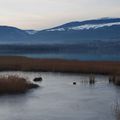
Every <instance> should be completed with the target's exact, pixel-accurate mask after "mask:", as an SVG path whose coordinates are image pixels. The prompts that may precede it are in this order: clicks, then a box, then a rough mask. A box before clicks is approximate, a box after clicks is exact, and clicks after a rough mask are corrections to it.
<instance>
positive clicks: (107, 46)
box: [0, 18, 120, 55]
mask: <svg viewBox="0 0 120 120" xmlns="http://www.w3.org/2000/svg"><path fill="white" fill-rule="evenodd" d="M3 44H4V45H3ZM5 44H11V45H5ZM14 44H15V45H14ZM3 51H4V53H9V54H10V53H12V54H14V53H16V54H18V53H23V54H24V53H27V54H29V53H39V54H42V53H43V54H46V53H56V54H59V53H67V54H71V53H73V54H76V53H78V54H97V55H98V54H112V55H113V54H118V55H120V18H104V19H96V20H86V21H80V22H70V23H67V24H63V25H60V26H58V27H54V28H51V29H45V30H40V31H36V30H21V29H18V28H16V27H9V26H0V53H1V54H2V53H3Z"/></svg>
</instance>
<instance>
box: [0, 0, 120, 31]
mask: <svg viewBox="0 0 120 120" xmlns="http://www.w3.org/2000/svg"><path fill="white" fill-rule="evenodd" d="M101 17H120V0H0V25H10V26H16V27H19V28H22V29H44V28H49V27H53V26H56V25H59V24H63V23H66V22H70V21H80V20H84V19H92V18H101Z"/></svg>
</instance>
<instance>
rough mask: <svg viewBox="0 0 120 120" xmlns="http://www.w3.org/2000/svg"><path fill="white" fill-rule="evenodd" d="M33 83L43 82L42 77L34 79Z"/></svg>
mask: <svg viewBox="0 0 120 120" xmlns="http://www.w3.org/2000/svg"><path fill="white" fill-rule="evenodd" d="M33 81H34V82H41V81H42V77H38V78H34V79H33Z"/></svg>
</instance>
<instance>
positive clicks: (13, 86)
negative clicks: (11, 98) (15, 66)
mask: <svg viewBox="0 0 120 120" xmlns="http://www.w3.org/2000/svg"><path fill="white" fill-rule="evenodd" d="M36 87H38V85H37V84H33V83H32V82H29V81H27V80H26V79H25V78H23V77H19V76H15V75H14V76H12V75H10V76H0V94H5V93H6V94H16V93H23V92H26V91H27V90H28V89H30V88H36Z"/></svg>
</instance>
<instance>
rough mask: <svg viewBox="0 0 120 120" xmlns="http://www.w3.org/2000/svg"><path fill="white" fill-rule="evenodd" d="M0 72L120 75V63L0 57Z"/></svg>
mask: <svg viewBox="0 0 120 120" xmlns="http://www.w3.org/2000/svg"><path fill="white" fill-rule="evenodd" d="M0 70H1V71H3V70H21V71H51V72H52V71H53V72H75V73H76V72H81V73H100V74H114V73H120V62H111V61H68V60H59V59H32V58H27V57H15V56H11V57H10V56H6V57H5V56H4V57H0Z"/></svg>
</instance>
